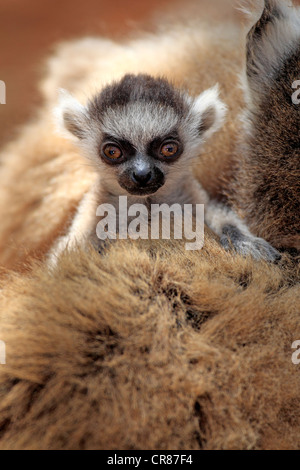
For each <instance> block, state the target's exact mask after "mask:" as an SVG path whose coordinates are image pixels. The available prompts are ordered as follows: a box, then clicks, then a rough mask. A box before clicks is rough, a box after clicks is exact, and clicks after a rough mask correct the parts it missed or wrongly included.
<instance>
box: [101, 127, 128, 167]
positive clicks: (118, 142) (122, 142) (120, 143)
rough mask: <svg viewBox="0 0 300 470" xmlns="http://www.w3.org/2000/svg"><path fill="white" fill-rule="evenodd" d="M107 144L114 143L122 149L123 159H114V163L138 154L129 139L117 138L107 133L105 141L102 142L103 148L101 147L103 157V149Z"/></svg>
mask: <svg viewBox="0 0 300 470" xmlns="http://www.w3.org/2000/svg"><path fill="white" fill-rule="evenodd" d="M107 144H112V145H116V146H117V147H119V148H120V149H121V150H122V153H123V158H122V160H121V161H112V164H117V163H122V162H124V160H127V159H128V158H130V157H133V156H134V155H135V154H136V149H135V148H134V146H133V145H131V143H130V142H129V141H128V140H124V139H116V138H115V137H113V136H111V135H109V134H105V135H104V137H103V141H102V143H101V149H100V155H101V157H103V152H102V149H103V148H104V147H105V145H107Z"/></svg>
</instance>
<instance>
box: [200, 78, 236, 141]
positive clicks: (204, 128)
mask: <svg viewBox="0 0 300 470" xmlns="http://www.w3.org/2000/svg"><path fill="white" fill-rule="evenodd" d="M226 111H227V107H226V105H225V104H224V103H223V102H222V101H221V100H220V98H219V87H218V85H216V86H215V87H213V88H209V89H208V90H206V91H204V92H203V93H201V95H199V96H198V97H197V98H195V99H194V102H193V104H192V108H191V112H192V114H193V115H194V117H196V121H195V122H196V125H197V133H198V135H199V136H201V137H202V138H208V137H210V136H211V135H212V134H213V133H214V132H216V131H217V130H218V129H219V128H220V127H221V125H222V124H223V122H224V120H225V116H226Z"/></svg>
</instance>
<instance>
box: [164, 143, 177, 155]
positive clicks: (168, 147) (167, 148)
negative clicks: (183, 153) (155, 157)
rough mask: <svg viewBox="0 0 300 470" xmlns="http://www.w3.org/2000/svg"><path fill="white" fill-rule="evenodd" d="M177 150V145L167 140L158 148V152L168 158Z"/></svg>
mask: <svg viewBox="0 0 300 470" xmlns="http://www.w3.org/2000/svg"><path fill="white" fill-rule="evenodd" d="M177 152H178V145H177V144H175V142H169V143H168V144H164V145H163V146H162V147H161V149H160V154H161V155H162V156H164V157H167V158H170V157H174V155H176V154H177Z"/></svg>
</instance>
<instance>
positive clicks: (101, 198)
mask: <svg viewBox="0 0 300 470" xmlns="http://www.w3.org/2000/svg"><path fill="white" fill-rule="evenodd" d="M225 113H226V107H225V105H224V104H223V103H222V102H221V101H220V99H219V96H218V89H217V87H214V88H211V89H209V90H206V91H204V92H203V93H202V94H200V95H199V96H197V97H196V98H192V97H191V96H189V95H188V94H187V93H186V92H184V91H182V90H178V89H176V88H175V87H173V86H172V85H171V84H170V83H169V82H168V81H166V80H165V79H162V78H153V77H151V76H149V75H142V74H139V75H125V76H124V77H123V78H122V79H121V80H120V81H119V82H116V83H113V84H110V85H108V86H106V87H105V88H104V89H103V90H102V91H101V92H100V93H99V94H97V95H96V96H95V97H93V98H92V99H91V100H90V101H89V102H88V104H87V106H83V105H81V104H80V103H79V102H77V101H76V100H75V99H74V98H73V97H71V96H70V95H69V94H68V93H66V92H63V93H62V97H61V102H60V105H59V107H58V109H57V110H56V116H57V118H58V120H59V122H60V126H61V127H62V128H63V129H64V130H66V131H67V132H68V134H69V135H70V136H73V137H74V138H75V139H76V141H77V144H78V146H79V148H80V149H81V151H82V152H83V154H84V155H85V157H86V158H88V160H89V161H90V162H92V163H93V164H94V166H95V169H96V171H97V172H98V179H97V183H96V184H95V185H94V186H93V187H92V188H91V190H90V191H89V192H88V193H87V194H86V195H85V197H84V198H83V200H82V201H81V203H80V205H79V207H78V210H77V214H76V216H75V218H74V220H73V223H72V225H71V227H70V229H69V231H68V233H67V235H65V236H64V237H62V238H60V239H59V240H58V242H57V244H56V246H55V247H54V249H53V250H52V252H51V261H52V262H54V263H55V259H56V258H57V256H58V254H59V253H61V252H62V251H63V250H64V249H66V248H72V247H73V246H74V245H76V243H81V242H83V241H85V240H89V241H91V242H92V243H93V244H94V245H95V246H96V247H97V248H99V249H100V245H101V240H99V239H98V238H97V235H96V225H97V223H98V221H99V220H97V217H96V209H97V207H98V206H99V205H100V204H103V203H109V204H112V205H113V206H114V207H115V209H116V212H117V211H118V205H119V196H127V197H128V204H129V205H131V204H133V203H140V204H146V205H147V206H149V205H150V204H162V203H167V204H174V203H179V204H180V205H182V206H183V205H184V204H193V205H195V204H204V205H205V221H206V223H207V225H208V226H209V227H210V228H211V229H212V230H213V231H214V232H215V233H216V234H217V235H219V236H220V237H221V244H222V245H223V247H224V248H225V249H229V248H230V246H232V247H233V248H234V249H235V250H236V251H237V252H238V253H240V254H243V255H252V256H253V257H254V258H256V259H261V258H262V259H265V260H269V261H274V260H276V259H278V258H279V257H280V255H279V254H278V252H277V251H276V250H275V249H274V248H272V247H271V246H270V245H269V244H268V243H267V242H266V241H264V240H263V239H261V238H257V237H254V236H253V235H252V234H251V233H250V232H249V230H248V228H247V227H246V226H245V225H244V224H243V223H242V222H241V220H240V219H239V218H238V217H237V215H236V214H235V213H234V212H233V211H232V210H231V209H230V208H228V207H226V206H225V205H222V204H221V203H217V202H216V201H214V200H210V198H209V196H208V194H207V193H206V192H205V191H204V189H203V188H202V187H201V185H200V183H199V182H198V181H197V180H196V179H195V177H194V176H193V173H192V162H193V159H195V158H198V156H199V150H200V149H201V146H202V144H203V143H204V141H205V140H206V139H208V138H209V137H210V136H211V135H212V134H213V133H214V132H215V131H216V130H217V129H218V128H219V127H220V126H221V124H222V122H223V120H224V117H225Z"/></svg>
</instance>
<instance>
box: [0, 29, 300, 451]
mask: <svg viewBox="0 0 300 470" xmlns="http://www.w3.org/2000/svg"><path fill="white" fill-rule="evenodd" d="M202 31H204V32H202ZM216 31H217V36H216V34H215V32H216ZM168 34H171V40H170V42H168V39H165V41H163V42H162V41H161V37H159V38H158V40H156V36H149V38H148V39H147V40H142V42H141V43H140V46H139V47H138V49H139V50H140V54H142V56H143V58H144V64H145V65H144V69H145V70H139V71H142V72H143V71H146V72H148V73H152V74H155V73H157V75H162V74H165V75H167V76H168V74H169V76H170V77H172V79H173V81H174V82H175V83H177V84H179V85H182V84H185V85H186V86H187V88H189V89H190V91H191V92H192V93H196V92H198V90H199V86H200V88H202V87H203V89H205V88H207V87H210V86H211V85H212V84H214V83H215V82H219V83H220V86H221V90H222V97H223V98H225V102H226V103H227V104H228V105H229V107H230V111H229V119H228V121H227V124H226V127H225V129H224V130H223V131H222V132H220V133H219V134H218V137H217V138H216V140H214V139H212V141H211V143H209V144H208V145H207V150H208V151H207V157H206V159H205V160H204V162H203V163H200V162H199V166H198V168H197V169H196V171H197V174H198V175H199V177H201V181H202V182H203V184H204V185H205V186H206V187H207V189H209V190H210V191H211V193H212V194H213V193H215V194H217V193H219V191H220V188H222V181H223V176H224V174H227V175H229V174H230V169H231V162H232V160H231V157H232V153H233V148H234V140H235V136H236V133H237V129H238V118H237V115H238V112H239V110H240V108H241V103H242V98H241V92H240V90H239V89H238V87H237V83H238V78H237V76H236V72H237V71H238V70H239V69H240V67H241V59H240V57H241V52H240V51H239V50H238V48H236V37H237V36H236V34H237V33H236V30H235V27H231V26H228V28H227V27H223V26H222V27H219V28H216V29H213V28H205V27H204V29H201V30H199V29H196V28H194V27H191V28H187V26H186V25H185V26H184V27H178V28H175V27H172V28H171V31H168V32H167V36H168ZM193 35H195V37H200V39H199V40H198V41H197V43H196V45H195V43H194V41H193V38H194V36H193ZM199 35H200V36H199ZM201 35H202V36H201ZM179 38H182V44H183V45H182V49H181V48H180V47H177V48H175V49H174V47H173V46H172V44H174V43H173V41H174V40H175V44H176V45H178V44H180V40H179ZM147 41H148V42H147ZM100 45H101V44H100V43H98V42H97V43H96V44H95V48H92V47H90V43H84V42H77V43H76V42H75V43H70V44H68V45H64V46H62V47H61V48H60V49H59V52H58V55H57V56H56V57H55V58H53V59H52V61H51V63H50V72H49V75H48V78H47V79H46V81H45V82H44V84H43V89H44V93H45V105H44V107H43V109H42V110H41V112H40V115H39V116H38V117H37V119H36V121H35V122H34V123H31V124H29V125H28V126H27V127H26V128H25V129H24V130H23V131H22V133H21V134H20V137H19V138H18V139H17V140H16V141H15V142H12V143H11V144H10V145H9V146H7V147H6V148H5V149H4V150H3V152H2V155H1V160H2V167H1V170H0V180H1V189H0V216H1V225H0V260H1V264H2V266H3V268H2V270H1V272H0V276H1V277H0V279H1V284H0V287H1V290H0V340H2V341H5V343H6V347H7V357H6V365H0V398H1V400H0V448H1V449H164V450H165V449H270V448H274V449H287V448H293V449H299V447H300V403H299V386H300V374H299V370H298V368H299V367H300V366H299V365H298V366H297V365H294V364H293V363H292V353H293V350H292V349H291V345H292V343H293V342H294V341H295V340H299V339H300V328H299V301H300V291H299V267H298V265H297V264H296V262H293V261H292V260H290V259H289V258H288V256H287V255H284V256H283V259H282V261H281V262H280V265H278V266H275V265H268V264H266V263H264V262H254V261H253V260H251V259H244V258H242V257H239V256H235V255H233V254H230V253H226V252H225V251H224V250H223V249H222V248H221V247H220V245H219V244H218V242H217V241H215V240H214V239H213V237H212V235H211V234H208V233H207V234H206V237H205V247H204V249H203V250H201V251H199V252H187V251H186V250H185V249H184V246H183V244H182V243H181V242H164V243H163V242H161V243H158V244H149V245H148V244H145V243H139V242H130V241H128V242H125V241H123V242H118V243H115V244H114V245H113V246H112V247H111V249H110V250H109V251H107V252H106V253H105V254H104V255H103V256H99V255H98V254H97V253H96V252H95V251H94V250H93V249H90V250H88V251H86V250H83V249H82V248H79V249H78V250H77V251H75V252H73V253H69V254H66V255H65V256H62V258H61V259H60V260H59V262H58V265H57V268H56V269H55V270H54V271H53V272H49V270H48V268H47V266H45V265H43V264H42V263H41V262H36V263H34V262H33V260H32V258H33V257H34V256H35V257H37V258H41V257H42V255H43V254H44V253H45V252H46V251H47V250H48V248H49V247H50V246H51V245H52V243H53V240H54V239H55V238H56V237H57V236H58V234H59V233H60V232H61V231H62V230H63V228H64V227H66V226H67V225H68V224H69V222H70V220H71V217H72V214H73V213H74V211H75V209H76V206H77V204H78V202H79V201H80V199H81V198H82V195H83V193H84V192H86V191H87V190H88V189H89V187H90V185H91V184H92V181H93V178H94V176H93V172H92V169H91V168H89V167H88V166H86V165H85V164H84V163H83V162H82V159H81V157H80V156H79V155H78V152H77V151H76V149H75V148H74V147H73V146H72V145H71V144H70V143H68V142H66V141H65V140H64V139H63V138H62V137H60V136H57V135H55V134H54V131H53V127H52V121H51V109H52V106H53V105H55V102H56V89H57V87H59V86H61V87H65V88H67V89H69V90H70V91H71V92H73V93H74V94H75V95H77V96H78V97H80V95H81V94H83V95H84V93H85V90H87V91H88V90H89V89H90V88H92V87H93V86H94V84H95V83H96V84H97V85H99V83H100V84H101V83H103V82H105V81H106V80H109V78H110V74H111V72H112V70H118V71H119V72H120V74H122V73H124V72H125V71H131V72H136V69H137V66H138V65H137V64H138V58H139V57H140V55H139V54H136V55H135V53H132V51H136V49H135V47H137V46H134V43H132V44H131V46H130V51H131V53H130V54H129V56H130V57H131V62H130V61H129V56H127V55H126V48H125V49H124V48H123V46H122V45H118V44H113V45H112V44H111V43H109V47H111V55H110V57H109V60H107V61H106V59H105V57H103V56H104V50H103V53H102V55H101V53H100V52H99V51H100V49H99V47H100ZM162 45H164V47H162ZM96 46H97V47H96ZM98 46H99V47H98ZM102 46H104V43H103V42H102ZM107 47H108V45H107V44H106V49H105V48H104V49H105V50H106V51H107ZM158 50H160V51H164V52H163V54H162V55H161V56H160V59H161V60H158V55H157V51H158ZM170 50H173V51H174V52H175V54H176V58H177V60H176V59H173V61H172V62H171V63H170V60H169V51H170ZM153 57H154V58H155V66H154V63H153V60H152V59H153ZM96 58H97V60H98V62H97V60H96ZM112 58H114V60H112ZM103 61H104V62H105V61H106V62H105V65H106V66H107V68H106V67H104V68H103V67H102V68H101V65H103ZM228 63H229V64H230V66H229V67H227V65H228ZM70 64H71V65H72V66H71V65H70ZM109 64H110V66H109ZM116 64H118V67H119V68H118V67H116ZM124 64H126V67H125V66H124ZM195 64H196V67H195ZM203 64H204V65H203ZM224 64H225V65H224ZM226 64H227V65H226ZM164 65H165V68H164ZM110 67H111V68H110ZM155 67H156V68H155ZM157 67H158V68H159V70H157ZM139 68H140V65H139ZM125 69H126V70H125ZM104 70H105V73H104ZM195 72H196V74H194V73H195ZM200 72H201V73H200ZM87 77H88V78H87ZM212 77H213V78H212ZM101 80H102V81H101ZM212 80H213V83H212ZM208 162H210V164H208ZM218 175H219V176H218ZM221 175H223V176H221ZM27 262H28V263H32V262H33V265H32V266H31V269H30V270H29V267H28V264H27ZM9 268H13V269H14V270H25V269H26V270H29V272H28V273H26V274H24V273H23V274H22V273H16V272H13V271H9Z"/></svg>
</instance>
